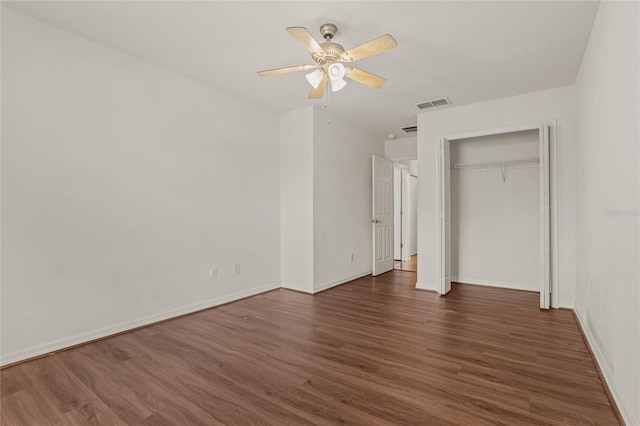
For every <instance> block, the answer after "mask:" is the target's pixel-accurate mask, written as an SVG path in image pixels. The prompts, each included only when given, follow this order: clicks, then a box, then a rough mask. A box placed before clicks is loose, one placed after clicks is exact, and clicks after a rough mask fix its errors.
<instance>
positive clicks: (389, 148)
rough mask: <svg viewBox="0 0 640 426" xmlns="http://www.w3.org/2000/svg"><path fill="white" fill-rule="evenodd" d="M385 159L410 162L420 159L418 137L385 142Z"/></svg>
mask: <svg viewBox="0 0 640 426" xmlns="http://www.w3.org/2000/svg"><path fill="white" fill-rule="evenodd" d="M384 157H385V158H388V159H390V160H408V159H412V158H418V142H417V137H416V136H409V137H406V138H402V139H392V140H387V141H385V142H384Z"/></svg>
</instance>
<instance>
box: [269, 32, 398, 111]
mask: <svg viewBox="0 0 640 426" xmlns="http://www.w3.org/2000/svg"><path fill="white" fill-rule="evenodd" d="M287 31H288V32H289V34H291V35H292V36H293V37H294V38H295V39H296V40H298V42H299V43H300V44H301V45H303V46H304V47H305V48H306V49H307V50H308V51H309V52H311V58H313V60H314V61H315V62H316V64H315V65H296V66H292V67H284V68H276V69H271V70H264V71H258V75H259V76H261V77H265V76H269V75H278V74H285V73H289V72H295V71H306V70H310V69H314V68H317V69H316V70H315V71H313V72H311V73H309V74H307V75H306V77H307V81H308V82H309V84H311V86H312V87H313V88H312V89H311V93H309V99H316V98H320V97H322V95H323V93H324V90H325V87H326V84H327V82H330V83H331V90H332V91H333V92H337V91H338V90H340V89H342V88H343V87H344V86H346V84H347V82H346V81H345V80H344V77H347V78H350V79H351V80H354V81H357V82H358V83H362V84H364V85H365V86H368V87H371V88H373V89H379V88H381V87H382V86H384V85H385V83H386V82H387V80H386V79H384V78H382V77H378V76H377V75H374V74H371V73H368V72H366V71H362V70H359V69H357V68H353V67H352V66H346V67H345V66H344V65H343V64H342V63H343V62H353V61H357V60H358V59H363V58H367V57H369V56H373V55H377V54H379V53H383V52H386V51H387V50H391V49H394V48H395V47H396V46H397V45H398V44H397V43H396V41H395V40H394V39H393V37H391V36H390V35H389V34H385V35H383V36H380V37H378V38H375V39H373V40H370V41H368V42H366V43H363V44H361V45H359V46H356V47H354V48H353V49H349V50H345V49H344V47H342V45H340V44H338V43H335V42H334V41H333V36H334V35H335V34H336V32H337V31H338V27H336V26H335V25H334V24H324V25H322V26H320V34H322V36H323V37H324V42H322V43H318V42H317V41H316V40H315V39H314V38H313V36H312V35H311V33H309V31H308V30H307V29H306V28H304V27H289V28H287Z"/></svg>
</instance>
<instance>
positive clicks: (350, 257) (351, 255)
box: [349, 253, 353, 262]
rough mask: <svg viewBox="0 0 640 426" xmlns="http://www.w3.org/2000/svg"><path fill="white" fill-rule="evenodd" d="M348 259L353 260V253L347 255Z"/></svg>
mask: <svg viewBox="0 0 640 426" xmlns="http://www.w3.org/2000/svg"><path fill="white" fill-rule="evenodd" d="M349 260H350V261H352V262H353V253H351V254H350V255H349Z"/></svg>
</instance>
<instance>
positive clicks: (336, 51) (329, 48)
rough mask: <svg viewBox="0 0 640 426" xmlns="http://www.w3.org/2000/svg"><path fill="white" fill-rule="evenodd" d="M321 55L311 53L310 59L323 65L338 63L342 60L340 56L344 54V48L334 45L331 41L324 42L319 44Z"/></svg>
mask: <svg viewBox="0 0 640 426" xmlns="http://www.w3.org/2000/svg"><path fill="white" fill-rule="evenodd" d="M320 46H321V47H322V50H323V54H320V55H318V54H316V53H312V54H311V57H312V58H313V60H314V61H316V62H318V63H320V64H323V63H331V62H338V61H341V60H342V54H343V53H344V47H342V45H340V44H338V43H334V42H332V41H326V42H324V43H321V44H320Z"/></svg>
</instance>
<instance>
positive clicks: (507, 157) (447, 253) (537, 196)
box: [437, 121, 557, 309]
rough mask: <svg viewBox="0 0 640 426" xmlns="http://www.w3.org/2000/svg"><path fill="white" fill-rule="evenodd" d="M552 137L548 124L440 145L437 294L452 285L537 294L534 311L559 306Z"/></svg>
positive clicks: (454, 139)
mask: <svg viewBox="0 0 640 426" xmlns="http://www.w3.org/2000/svg"><path fill="white" fill-rule="evenodd" d="M554 136H555V122H552V121H550V122H542V123H534V124H529V125H520V126H514V127H512V128H503V129H496V130H486V131H478V132H472V133H467V134H459V135H454V136H448V137H442V138H441V140H440V161H439V162H438V180H439V184H438V189H439V190H438V192H439V196H438V199H437V204H438V208H437V210H438V211H439V220H438V223H439V226H438V229H439V235H440V237H439V238H440V250H439V253H438V254H439V257H440V261H439V262H438V268H439V274H438V275H439V277H440V294H442V295H444V294H446V293H447V292H448V291H449V290H450V289H451V282H452V281H453V282H459V283H464V284H471V285H487V286H497V287H505V288H511V289H518V290H527V291H535V292H539V294H540V308H542V309H548V308H549V307H550V306H557V291H556V287H555V285H557V284H556V283H557V280H556V279H554V278H555V276H556V275H557V249H556V248H557V231H556V230H557V227H556V226H555V225H556V223H557V220H556V216H557V211H556V209H555V202H552V201H555V200H553V197H554V196H555V160H553V164H552V157H551V155H550V153H551V151H554V150H555V145H554V144H552V143H551V141H552V139H553V140H555V137H554ZM552 178H554V179H553V184H552ZM552 225H553V226H552ZM552 257H553V264H554V270H553V271H552V268H551V265H552ZM552 284H553V285H552ZM552 296H553V297H552ZM552 298H553V300H554V302H552V301H551V299H552Z"/></svg>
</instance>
